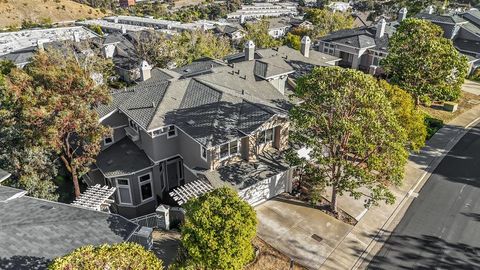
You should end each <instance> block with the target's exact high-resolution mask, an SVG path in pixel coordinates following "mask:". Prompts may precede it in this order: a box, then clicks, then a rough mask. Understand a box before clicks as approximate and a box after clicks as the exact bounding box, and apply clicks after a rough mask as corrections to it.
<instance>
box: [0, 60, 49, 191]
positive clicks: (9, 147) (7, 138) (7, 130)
mask: <svg viewBox="0 0 480 270" xmlns="http://www.w3.org/2000/svg"><path fill="white" fill-rule="evenodd" d="M4 73H5V75H8V76H9V80H10V81H12V80H14V81H17V80H19V81H21V80H26V79H28V78H26V76H25V74H24V73H22V72H19V71H18V70H17V69H15V68H14V66H13V67H11V66H10V67H9V68H8V69H4ZM32 94H35V93H33V92H32V91H22V92H17V93H15V92H12V91H10V89H8V88H7V86H6V82H5V79H4V77H3V75H2V74H0V145H1V147H0V168H3V169H5V170H7V171H9V172H11V173H12V175H11V177H10V178H9V179H8V180H7V183H6V184H7V185H9V186H14V187H17V188H22V189H24V190H26V191H27V193H28V195H30V196H34V197H38V198H42V199H48V200H57V199H58V195H56V194H55V191H56V189H57V187H56V185H55V184H54V182H53V181H52V179H53V178H54V177H55V176H56V173H57V169H58V162H56V159H55V156H54V155H52V153H51V152H50V151H48V150H46V149H44V148H42V147H37V146H36V145H35V142H36V136H33V134H34V130H32V127H30V126H29V125H28V124H26V123H27V122H28V121H27V118H28V111H29V110H30V108H31V107H32V105H33V104H34V102H32V101H33V100H35V96H32Z"/></svg>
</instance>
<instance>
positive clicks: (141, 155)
mask: <svg viewBox="0 0 480 270" xmlns="http://www.w3.org/2000/svg"><path fill="white" fill-rule="evenodd" d="M96 164H97V167H98V168H99V169H100V171H101V172H102V173H103V175H105V177H114V176H119V175H128V174H131V173H134V172H136V171H139V170H142V169H145V168H146V167H148V166H150V165H152V162H151V161H150V159H149V158H148V157H147V155H146V154H145V152H144V151H143V150H141V149H140V148H138V146H137V145H136V144H135V143H134V142H132V141H131V140H130V139H129V138H128V137H125V138H123V139H121V140H120V141H118V142H115V143H114V144H113V145H111V146H110V147H108V148H107V149H105V150H103V151H101V152H100V154H98V156H97V163H96Z"/></svg>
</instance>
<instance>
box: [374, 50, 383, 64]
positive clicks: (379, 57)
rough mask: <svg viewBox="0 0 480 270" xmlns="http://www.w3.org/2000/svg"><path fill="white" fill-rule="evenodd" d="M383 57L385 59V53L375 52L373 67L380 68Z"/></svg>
mask: <svg viewBox="0 0 480 270" xmlns="http://www.w3.org/2000/svg"><path fill="white" fill-rule="evenodd" d="M383 57H384V54H383V53H380V52H374V53H373V58H372V65H374V66H379V65H380V60H382V59H383Z"/></svg>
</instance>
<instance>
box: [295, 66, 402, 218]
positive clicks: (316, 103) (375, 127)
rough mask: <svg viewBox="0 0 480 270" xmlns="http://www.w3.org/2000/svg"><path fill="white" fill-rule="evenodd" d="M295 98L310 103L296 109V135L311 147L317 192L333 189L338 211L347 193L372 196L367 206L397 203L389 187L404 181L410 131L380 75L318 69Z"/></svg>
mask: <svg viewBox="0 0 480 270" xmlns="http://www.w3.org/2000/svg"><path fill="white" fill-rule="evenodd" d="M295 96H296V97H298V98H300V99H301V100H303V101H304V102H302V103H301V104H299V105H296V106H294V108H293V109H292V110H291V112H290V119H291V122H292V128H291V136H290V137H291V140H292V142H293V143H294V144H296V145H299V146H303V147H306V148H307V149H311V152H310V154H309V155H310V157H311V160H310V161H309V162H308V163H307V164H306V166H308V168H307V170H306V174H307V178H309V179H310V181H311V182H312V183H313V185H314V186H316V187H321V188H319V189H316V190H321V189H322V187H325V186H329V187H331V188H332V200H331V209H332V211H333V212H337V196H338V194H340V195H341V194H344V193H348V194H350V195H351V196H353V197H354V198H356V199H358V198H360V197H361V196H362V195H364V196H366V197H367V198H368V200H367V202H366V204H367V205H370V204H376V203H377V202H378V201H380V200H383V201H385V202H387V203H392V202H393V201H394V200H395V197H394V195H393V194H392V193H391V192H390V190H389V188H390V186H392V185H398V184H400V183H401V181H402V178H403V173H404V165H405V163H406V161H407V157H408V152H407V150H406V146H407V145H408V135H407V131H406V130H405V129H404V128H403V126H402V125H401V124H400V123H399V120H398V119H397V117H396V114H395V110H394V109H393V108H392V105H391V103H390V102H389V100H388V97H387V95H386V93H385V91H384V90H383V89H382V88H381V87H380V85H379V84H378V82H377V81H376V79H375V78H373V77H372V76H370V75H368V74H364V73H363V72H361V71H357V70H352V69H342V68H339V67H318V68H315V69H314V70H313V71H312V72H311V73H310V74H308V75H306V76H304V77H302V78H300V79H298V80H297V87H296V89H295ZM360 188H366V189H368V190H369V193H363V192H361V191H360V190H359V189H360ZM315 192H316V191H315Z"/></svg>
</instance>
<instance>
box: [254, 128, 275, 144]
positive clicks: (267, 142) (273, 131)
mask: <svg viewBox="0 0 480 270" xmlns="http://www.w3.org/2000/svg"><path fill="white" fill-rule="evenodd" d="M275 128H277V127H276V126H275V127H272V128H267V129H264V130H262V131H260V132H263V133H265V139H264V140H263V142H261V143H259V144H257V146H265V145H267V144H269V143H272V144H273V142H275ZM270 129H271V130H272V135H273V138H272V140H271V141H267V130H270ZM260 132H259V133H260ZM257 136H259V135H257Z"/></svg>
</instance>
